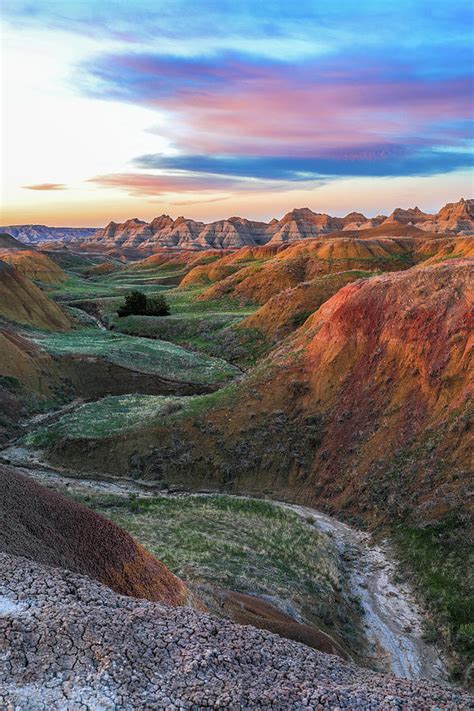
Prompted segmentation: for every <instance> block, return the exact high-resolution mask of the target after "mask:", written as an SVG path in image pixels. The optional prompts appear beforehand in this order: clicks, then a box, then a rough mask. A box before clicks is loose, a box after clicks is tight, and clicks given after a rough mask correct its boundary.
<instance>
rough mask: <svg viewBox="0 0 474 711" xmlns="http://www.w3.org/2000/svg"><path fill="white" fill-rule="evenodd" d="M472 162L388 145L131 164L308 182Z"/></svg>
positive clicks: (145, 159) (425, 171) (439, 169)
mask: <svg viewBox="0 0 474 711" xmlns="http://www.w3.org/2000/svg"><path fill="white" fill-rule="evenodd" d="M472 160H473V158H472V154H470V153H466V152H456V151H448V150H444V151H441V150H433V149H424V148H421V149H419V148H416V147H415V148H414V149H413V147H411V146H393V145H390V144H389V145H387V146H383V145H382V146H379V145H377V146H367V147H365V148H364V149H357V148H354V149H352V150H351V149H346V150H344V151H333V152H332V154H331V152H326V154H325V153H324V152H322V153H321V154H320V155H319V156H318V155H315V156H310V157H304V156H302V157H295V156H206V155H179V156H163V155H159V154H158V155H144V156H140V157H138V158H136V159H135V161H134V163H135V165H136V166H137V167H139V168H146V169H159V170H181V171H193V172H194V173H200V174H201V176H203V175H209V176H226V177H228V178H238V177H247V178H249V177H250V178H255V179H258V180H273V181H289V182H308V181H312V180H321V179H325V180H327V179H330V178H334V177H337V176H346V177H388V176H409V175H433V174H438V173H444V172H450V171H453V170H457V169H462V168H469V167H470V166H471V165H472ZM201 179H203V178H202V177H201Z"/></svg>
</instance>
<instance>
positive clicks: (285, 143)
mask: <svg viewBox="0 0 474 711" xmlns="http://www.w3.org/2000/svg"><path fill="white" fill-rule="evenodd" d="M2 14H3V23H2V36H3V39H4V42H3V45H4V47H5V50H4V53H5V56H4V62H3V63H4V72H5V74H6V76H7V79H9V82H7V96H6V98H7V99H8V101H7V102H5V105H6V106H7V109H6V111H7V114H8V115H7V116H6V118H5V126H6V128H4V129H3V131H2V136H3V140H4V141H6V142H7V143H8V151H7V164H6V171H5V172H6V174H5V176H4V186H3V187H2V192H3V193H4V202H5V199H6V205H7V209H6V214H7V215H8V217H10V216H11V217H14V218H16V217H17V215H18V219H17V221H19V222H25V221H30V220H26V219H20V218H21V215H22V214H25V213H27V214H28V216H29V217H31V218H33V217H36V216H37V217H38V219H37V220H36V219H35V221H42V220H43V219H44V220H45V219H46V218H47V219H48V220H49V221H50V222H51V223H53V222H54V223H56V224H58V221H59V222H63V223H64V221H65V220H66V221H68V222H69V223H70V224H73V223H74V224H78V220H79V221H80V219H82V220H83V221H84V220H85V221H86V222H87V223H89V224H102V223H103V222H104V221H107V215H108V216H109V217H110V218H114V219H116V218H120V217H124V216H125V215H126V213H127V212H128V216H131V215H132V214H133V215H135V214H137V215H139V216H141V217H145V218H149V217H151V216H153V215H154V214H157V213H158V212H161V211H169V212H171V213H175V212H176V209H175V206H178V205H183V204H185V205H186V207H187V210H186V212H187V213H188V214H190V215H191V216H196V217H200V218H204V219H212V218H214V217H222V216H225V215H228V214H231V213H235V212H241V213H242V214H248V215H249V216H253V217H263V218H268V217H271V216H273V215H277V216H278V214H281V212H282V211H284V210H285V209H289V208H290V207H293V206H295V205H300V204H306V205H308V206H309V207H312V208H313V209H316V210H322V211H323V210H324V211H332V212H335V213H337V214H341V213H343V212H344V211H345V210H349V209H363V210H365V211H366V212H367V213H369V214H374V213H378V212H380V211H386V210H387V209H391V208H392V207H394V206H395V205H400V204H402V205H405V206H408V205H409V204H414V203H415V202H416V203H420V205H421V206H422V207H424V208H425V209H435V208H437V207H439V206H440V205H441V204H442V203H443V202H446V201H448V200H455V199H458V198H459V197H460V196H461V193H463V194H465V197H467V196H468V195H469V193H470V192H471V191H472V173H471V169H472V138H473V130H472V129H473V127H472V109H473V83H472V76H473V50H472V48H473V23H474V16H473V7H472V3H471V2H465V0H453V1H452V2H446V0H442V1H440V0H434V1H431V2H424V0H419V1H418V2H414V1H409V0H401V1H399V2H397V3H394V2H380V1H377V2H374V1H373V0H359V2H349V1H347V0H339V1H337V0H336V1H334V2H331V3H329V2H326V3H323V2H316V0H314V1H313V2H298V3H289V2H279V1H273V2H267V1H266V0H263V1H260V2H255V1H254V2H227V1H226V0H224V1H223V0H221V1H220V2H205V1H203V2H199V3H196V2H185V1H183V0H174V1H173V2H162V1H157V0H154V1H153V2H151V1H148V0H135V2H133V3H132V2H121V1H119V0H107V1H102V2H101V1H100V0H95V2H91V1H89V0H68V1H67V0H62V1H60V0H51V1H47V0H42V1H41V2H39V1H35V0H12V1H9V0H7V1H6V2H4V7H3V13H2ZM32 106H38V109H39V110H38V116H37V117H36V116H35V123H34V126H33V128H32V124H31V120H32V116H31V109H30V110H29V111H28V109H27V107H32ZM26 111H28V115H29V121H28V120H27V118H24V117H23V116H24V114H25V112H26ZM8 112H9V113H8ZM19 115H21V119H20V120H18V116H19ZM58 185H59V186H61V189H58V187H57V186H58ZM3 221H4V222H5V220H3ZM8 221H11V220H8Z"/></svg>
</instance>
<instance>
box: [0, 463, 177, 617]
mask: <svg viewBox="0 0 474 711" xmlns="http://www.w3.org/2000/svg"><path fill="white" fill-rule="evenodd" d="M0 490H1V497H0V550H1V551H2V552H4V553H8V554H10V555H16V556H19V555H21V556H25V557H26V558H29V559H30V560H33V561H35V562H36V563H41V564H43V565H51V566H54V567H61V568H66V569H68V570H71V571H73V572H75V573H81V574H83V575H88V576H89V577H90V578H94V579H95V580H98V581H99V582H101V583H103V584H104V585H107V586H108V587H110V588H112V590H115V592H118V593H120V594H121V595H130V596H132V597H140V598H146V599H148V600H157V601H160V602H166V603H168V604H173V605H179V604H182V603H183V602H185V599H186V588H185V586H184V584H183V583H182V582H181V581H180V580H179V579H178V578H176V577H175V576H174V575H173V574H172V573H171V572H170V571H169V570H168V569H167V568H166V567H165V566H164V565H163V563H161V562H160V561H158V560H157V559H156V558H154V557H153V556H152V555H151V554H150V553H148V552H147V551H146V550H145V549H144V548H143V547H142V546H140V545H139V544H137V543H136V542H135V541H134V540H133V538H131V536H129V534H128V533H126V532H125V531H123V530H122V529H121V528H118V526H116V525H115V524H113V523H111V522H110V521H108V520H107V519H105V518H102V516H99V515H98V514H96V513H93V512H92V511H90V510H89V509H87V508H85V507H84V506H81V505H80V504H77V503H75V502H73V501H70V500H69V499H66V498H65V497H63V496H61V495H60V494H58V493H56V492H53V491H51V490H49V489H47V488H45V487H43V486H41V485H40V484H38V483H36V482H34V481H33V480H31V479H29V478H28V477H25V476H23V475H21V474H19V473H18V472H17V471H15V470H14V469H10V468H8V467H4V466H0Z"/></svg>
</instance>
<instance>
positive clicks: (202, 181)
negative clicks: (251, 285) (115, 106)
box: [88, 171, 278, 197]
mask: <svg viewBox="0 0 474 711" xmlns="http://www.w3.org/2000/svg"><path fill="white" fill-rule="evenodd" d="M88 182H91V183H95V184H96V185H100V186H102V187H104V188H118V189H120V190H125V191H127V192H128V193H129V195H134V196H155V197H156V196H160V195H168V194H172V193H199V194H202V193H216V192H221V193H228V192H229V191H231V192H233V191H235V190H249V191H250V190H252V189H253V188H259V189H261V188H262V187H265V188H267V187H269V184H268V181H267V182H266V183H265V182H263V181H258V182H255V181H250V180H243V179H241V178H239V177H236V178H234V177H228V176H219V175H207V174H201V175H199V174H194V173H191V172H185V171H183V172H181V173H180V172H176V173H174V174H166V175H154V174H151V173H111V174H108V175H97V176H95V177H93V178H90V179H89V181H88ZM275 187H278V185H276V186H275Z"/></svg>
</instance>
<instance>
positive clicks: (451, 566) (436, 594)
mask: <svg viewBox="0 0 474 711" xmlns="http://www.w3.org/2000/svg"><path fill="white" fill-rule="evenodd" d="M395 542H396V544H397V549H398V553H399V557H400V559H401V560H402V562H403V563H405V564H406V566H407V567H408V569H409V570H411V571H412V573H413V576H414V579H415V581H416V582H417V584H418V587H419V590H420V592H421V593H422V595H423V597H424V598H425V600H426V602H427V604H428V606H429V608H430V609H431V610H432V611H433V613H434V618H433V619H434V629H433V632H434V635H435V636H437V637H438V638H444V641H445V642H447V644H448V646H449V647H450V648H451V649H452V650H455V657H456V663H455V665H454V668H453V678H454V679H455V680H459V679H460V678H461V677H462V675H463V672H464V670H465V669H466V668H467V667H468V665H470V664H472V662H473V660H474V644H473V643H474V594H473V591H474V577H473V571H474V549H473V547H472V544H470V542H469V530H468V528H467V526H466V525H465V524H463V523H462V522H460V521H458V520H456V519H455V518H454V517H448V518H446V519H444V520H443V521H441V522H439V523H437V524H433V525H430V526H426V527H424V528H416V527H414V526H406V525H400V526H398V527H397V528H396V529H395Z"/></svg>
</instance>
